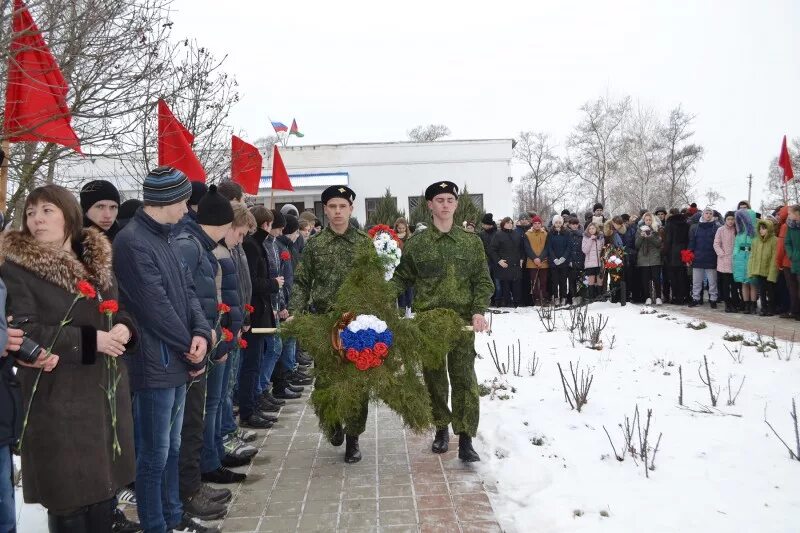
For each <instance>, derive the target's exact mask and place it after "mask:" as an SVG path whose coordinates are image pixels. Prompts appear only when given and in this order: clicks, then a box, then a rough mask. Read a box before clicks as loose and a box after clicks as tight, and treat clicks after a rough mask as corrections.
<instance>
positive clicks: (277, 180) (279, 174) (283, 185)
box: [272, 145, 294, 191]
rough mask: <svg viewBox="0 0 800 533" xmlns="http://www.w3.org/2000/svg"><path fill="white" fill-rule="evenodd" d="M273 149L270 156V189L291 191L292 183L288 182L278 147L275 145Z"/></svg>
mask: <svg viewBox="0 0 800 533" xmlns="http://www.w3.org/2000/svg"><path fill="white" fill-rule="evenodd" d="M274 149H275V151H274V152H273V156H272V188H273V189H281V190H284V191H293V190H294V187H292V182H291V181H289V173H288V172H286V167H285V166H284V165H283V159H281V154H280V152H278V146H277V145H275V147H274Z"/></svg>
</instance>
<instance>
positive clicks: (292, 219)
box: [283, 215, 300, 235]
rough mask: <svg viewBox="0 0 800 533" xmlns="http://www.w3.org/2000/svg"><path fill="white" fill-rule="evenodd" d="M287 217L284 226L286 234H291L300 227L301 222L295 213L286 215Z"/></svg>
mask: <svg viewBox="0 0 800 533" xmlns="http://www.w3.org/2000/svg"><path fill="white" fill-rule="evenodd" d="M284 216H285V217H286V225H285V226H284V227H283V234H284V235H291V234H292V233H294V232H295V231H297V230H299V229H300V222H299V221H298V220H297V217H296V216H294V215H284Z"/></svg>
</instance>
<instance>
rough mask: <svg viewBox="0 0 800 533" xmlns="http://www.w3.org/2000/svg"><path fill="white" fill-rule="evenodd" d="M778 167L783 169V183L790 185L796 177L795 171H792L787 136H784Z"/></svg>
mask: <svg viewBox="0 0 800 533" xmlns="http://www.w3.org/2000/svg"><path fill="white" fill-rule="evenodd" d="M778 166H779V167H781V168H782V169H783V182H784V183H788V182H789V180H791V179H792V178H793V177H794V171H793V170H792V157H791V156H790V155H789V148H788V147H787V146H786V135H784V136H783V144H782V145H781V155H780V157H779V158H778Z"/></svg>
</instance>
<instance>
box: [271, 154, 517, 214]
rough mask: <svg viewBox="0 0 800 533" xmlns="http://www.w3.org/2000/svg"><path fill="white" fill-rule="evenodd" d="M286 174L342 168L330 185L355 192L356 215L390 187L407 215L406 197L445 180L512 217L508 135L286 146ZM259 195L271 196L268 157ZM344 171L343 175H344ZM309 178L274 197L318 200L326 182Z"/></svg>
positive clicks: (285, 200) (330, 181)
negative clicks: (293, 190)
mask: <svg viewBox="0 0 800 533" xmlns="http://www.w3.org/2000/svg"><path fill="white" fill-rule="evenodd" d="M279 150H280V151H281V155H282V157H283V161H284V163H285V164H286V168H287V171H288V172H289V175H290V177H291V176H292V175H298V174H317V173H340V175H339V176H335V177H331V179H329V180H328V181H329V183H328V185H337V184H342V183H345V184H347V185H348V186H350V187H351V188H352V189H353V190H354V191H355V192H356V195H357V198H356V202H355V213H354V214H355V216H356V217H357V218H358V219H359V220H360V221H361V222H362V223H363V222H364V221H365V219H366V208H365V201H364V200H365V198H374V197H379V196H382V195H383V194H384V193H385V191H386V188H387V187H389V188H390V189H391V192H392V196H395V197H397V204H398V208H399V209H401V210H404V211H406V214H408V211H409V206H408V198H409V197H413V196H420V195H422V194H423V193H424V191H425V188H426V187H427V186H428V185H430V184H431V183H434V182H437V181H441V180H449V181H452V182H454V183H456V184H457V185H458V186H459V187H463V186H464V185H465V184H466V185H467V187H468V189H469V192H470V193H471V194H476V193H481V194H483V201H484V209H485V210H486V211H489V212H491V213H493V214H494V215H495V218H502V217H503V216H506V215H508V216H513V213H512V204H513V199H512V186H513V183H510V182H509V181H508V177H509V176H510V175H511V168H510V162H511V139H498V140H471V141H437V142H434V143H407V142H402V143H375V144H344V145H315V146H289V147H287V148H279ZM264 167H265V168H264V175H265V176H266V177H265V178H264V179H262V183H261V189H260V190H259V196H266V197H269V195H270V192H271V191H270V189H269V184H270V180H269V175H270V174H271V171H272V168H271V167H272V161H271V160H265V161H264ZM345 175H346V176H345ZM304 182H305V183H308V179H307V178H300V177H298V178H297V179H295V180H294V181H293V184H294V185H295V192H289V191H275V201H276V202H287V201H292V200H300V201H303V202H304V203H305V205H306V207H311V206H313V203H312V202H310V200H319V194H320V193H321V192H322V189H324V186H323V185H321V184H320V183H319V181H317V180H315V183H314V184H313V185H311V184H309V185H308V186H305V185H301V184H303V183H304Z"/></svg>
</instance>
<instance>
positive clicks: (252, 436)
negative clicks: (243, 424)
mask: <svg viewBox="0 0 800 533" xmlns="http://www.w3.org/2000/svg"><path fill="white" fill-rule="evenodd" d="M234 435H236V436H237V437H238V438H239V440H241V441H242V442H253V441H254V440H256V439H257V438H258V433H256V432H255V431H253V430H252V429H242V428H237V429H236V431H235V432H234Z"/></svg>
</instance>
